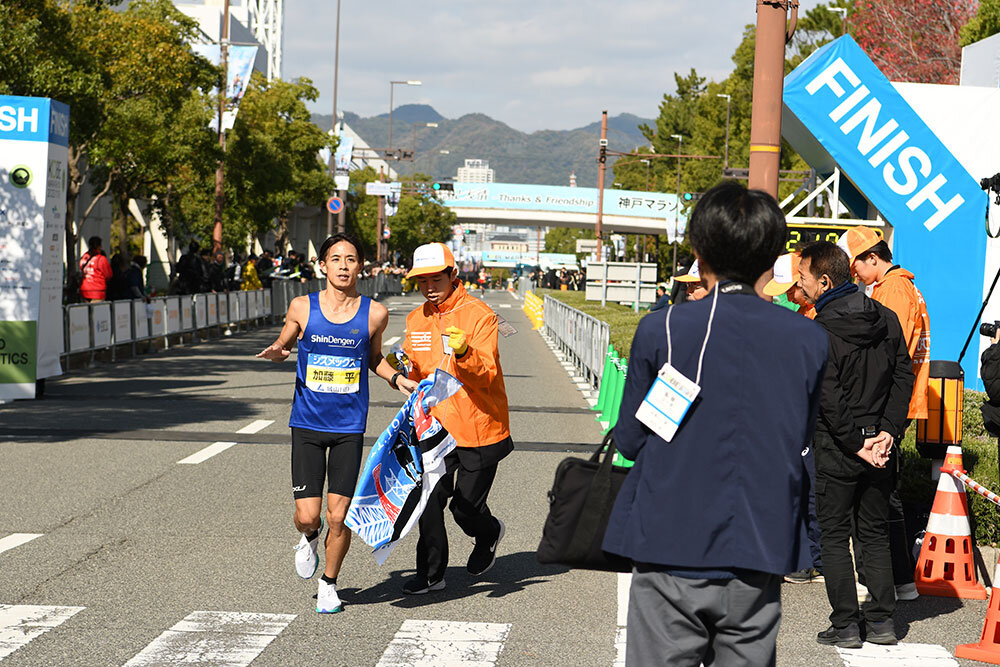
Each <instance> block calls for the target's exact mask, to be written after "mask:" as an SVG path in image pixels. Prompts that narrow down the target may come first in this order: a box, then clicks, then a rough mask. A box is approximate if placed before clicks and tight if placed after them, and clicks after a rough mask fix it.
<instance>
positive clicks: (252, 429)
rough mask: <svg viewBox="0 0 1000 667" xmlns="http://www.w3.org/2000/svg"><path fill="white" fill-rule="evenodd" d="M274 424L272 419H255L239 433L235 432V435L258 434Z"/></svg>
mask: <svg viewBox="0 0 1000 667" xmlns="http://www.w3.org/2000/svg"><path fill="white" fill-rule="evenodd" d="M273 423H274V420H273V419H256V420H254V421H252V422H250V423H249V424H247V425H246V426H244V427H243V428H241V429H240V430H239V431H237V432H236V434H237V435H253V434H254V433H260V432H261V431H263V430H264V429H265V428H267V427H268V426H270V425H271V424H273Z"/></svg>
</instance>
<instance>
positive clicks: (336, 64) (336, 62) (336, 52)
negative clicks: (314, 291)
mask: <svg viewBox="0 0 1000 667" xmlns="http://www.w3.org/2000/svg"><path fill="white" fill-rule="evenodd" d="M335 34H336V37H335V38H334V42H333V44H334V46H333V120H331V121H330V122H331V125H330V133H331V134H333V135H334V136H337V73H338V71H339V70H340V0H337V31H336V33H335ZM330 174H331V175H333V176H336V175H337V168H336V160H335V158H334V152H333V151H332V150H331V151H330ZM337 194H339V195H340V199H341V201H343V200H344V191H343V190H339V191H338V193H337ZM344 208H345V207H343V206H341V208H340V213H339V214H338V215H337V231H338V232H340V233H341V234H343V233H344ZM326 235H327V236H328V237H329V236H333V213H330V209H327V210H326Z"/></svg>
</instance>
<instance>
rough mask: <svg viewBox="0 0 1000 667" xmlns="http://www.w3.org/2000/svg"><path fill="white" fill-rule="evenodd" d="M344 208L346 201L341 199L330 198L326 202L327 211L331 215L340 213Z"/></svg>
mask: <svg viewBox="0 0 1000 667" xmlns="http://www.w3.org/2000/svg"><path fill="white" fill-rule="evenodd" d="M343 208H344V200H343V199H341V198H340V197H330V198H329V199H327V200H326V210H328V211H329V212H330V213H340V212H341V211H342V210H343Z"/></svg>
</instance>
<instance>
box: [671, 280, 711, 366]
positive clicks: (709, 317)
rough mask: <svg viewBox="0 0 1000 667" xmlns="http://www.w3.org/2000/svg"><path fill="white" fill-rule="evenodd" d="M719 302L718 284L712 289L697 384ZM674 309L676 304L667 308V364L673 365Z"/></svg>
mask: <svg viewBox="0 0 1000 667" xmlns="http://www.w3.org/2000/svg"><path fill="white" fill-rule="evenodd" d="M718 302H719V285H718V284H716V286H715V289H714V290H712V310H711V311H709V314H708V328H707V329H706V330H705V340H704V341H702V343H701V353H700V354H699V355H698V375H697V377H695V379H694V383H695V384H697V385H700V384H701V366H702V362H704V360H705V348H707V347H708V337H709V336H710V335H711V334H712V321H713V320H714V319H715V306H716V304H718ZM673 311H674V306H670V308H669V309H667V364H669V365H670V366H673V365H674V364H673V352H674V348H673V345H671V344H670V314H671V313H672V312H673Z"/></svg>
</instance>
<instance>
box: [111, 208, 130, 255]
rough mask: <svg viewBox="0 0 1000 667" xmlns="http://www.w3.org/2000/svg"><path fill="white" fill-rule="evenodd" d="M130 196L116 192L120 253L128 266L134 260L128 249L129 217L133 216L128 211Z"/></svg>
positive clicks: (116, 221)
mask: <svg viewBox="0 0 1000 667" xmlns="http://www.w3.org/2000/svg"><path fill="white" fill-rule="evenodd" d="M128 200H129V196H128V193H127V192H116V193H115V194H114V202H115V225H117V227H118V252H120V253H121V255H122V261H124V262H125V263H126V264H128V262H129V261H130V260H131V259H132V256H131V253H129V248H128V241H129V238H128V217H129V215H131V214H130V213H129V210H128Z"/></svg>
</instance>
